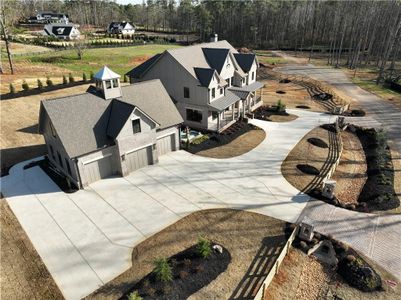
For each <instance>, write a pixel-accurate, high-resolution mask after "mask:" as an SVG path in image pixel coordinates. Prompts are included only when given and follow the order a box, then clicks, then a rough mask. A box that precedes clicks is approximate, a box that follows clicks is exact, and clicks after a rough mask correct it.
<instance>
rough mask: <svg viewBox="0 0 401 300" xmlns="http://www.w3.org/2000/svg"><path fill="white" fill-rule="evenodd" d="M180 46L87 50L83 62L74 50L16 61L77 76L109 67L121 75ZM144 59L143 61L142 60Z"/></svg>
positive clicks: (19, 58) (25, 57)
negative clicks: (61, 70)
mask: <svg viewBox="0 0 401 300" xmlns="http://www.w3.org/2000/svg"><path fill="white" fill-rule="evenodd" d="M178 47H180V46H178V45H156V44H148V45H144V46H130V47H116V48H98V49H86V50H85V52H84V56H83V58H82V59H81V60H79V59H78V56H77V54H76V52H75V51H74V50H65V51H58V52H51V53H45V54H40V55H32V56H24V57H16V58H15V60H16V61H23V60H24V61H28V62H30V63H32V64H44V65H48V66H51V65H56V66H58V67H62V68H65V69H68V70H70V71H71V72H72V73H75V74H78V75H80V74H82V73H83V72H85V73H88V74H89V72H90V71H92V72H96V71H98V70H99V69H100V68H101V67H102V66H103V65H107V66H108V67H110V68H111V69H112V70H113V71H115V72H117V73H119V74H125V73H126V72H128V71H129V70H131V69H132V67H134V66H136V65H138V64H140V63H142V62H143V59H144V58H145V57H147V56H153V55H154V54H156V53H160V52H163V51H164V50H166V49H173V48H178ZM141 58H142V60H141Z"/></svg>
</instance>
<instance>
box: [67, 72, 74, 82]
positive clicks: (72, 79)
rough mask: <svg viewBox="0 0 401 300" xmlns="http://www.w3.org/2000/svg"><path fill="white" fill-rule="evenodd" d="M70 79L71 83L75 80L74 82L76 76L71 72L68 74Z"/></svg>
mask: <svg viewBox="0 0 401 300" xmlns="http://www.w3.org/2000/svg"><path fill="white" fill-rule="evenodd" d="M68 81H69V82H70V83H73V82H74V76H72V74H71V73H69V74H68Z"/></svg>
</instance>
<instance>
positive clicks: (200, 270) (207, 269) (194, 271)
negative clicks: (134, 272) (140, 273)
mask: <svg viewBox="0 0 401 300" xmlns="http://www.w3.org/2000/svg"><path fill="white" fill-rule="evenodd" d="M196 247H197V246H196V245H194V246H192V247H190V248H188V249H186V250H184V251H182V252H180V253H178V254H176V255H174V256H172V257H170V258H169V259H168V261H169V262H170V265H171V267H172V273H173V281H171V282H161V281H158V280H157V279H156V276H155V274H154V273H153V272H152V273H149V274H148V275H146V276H145V277H144V278H143V279H141V280H140V281H139V282H138V283H136V284H135V285H134V286H133V288H132V289H131V290H130V291H129V292H128V293H126V294H125V295H124V296H123V297H121V298H120V299H127V297H128V295H129V294H130V293H131V292H132V291H138V293H139V295H140V296H141V297H142V298H143V299H166V300H169V299H187V298H188V297H189V296H190V295H192V294H193V293H195V292H196V291H198V290H200V289H201V288H202V287H204V286H206V285H208V284H209V283H210V282H212V281H213V280H214V279H215V278H217V276H219V274H221V273H223V272H224V271H225V270H226V269H227V267H228V265H229V263H230V262H231V255H230V253H229V252H228V251H227V249H225V248H223V253H218V252H215V251H213V252H212V253H211V255H210V256H209V257H208V258H206V259H205V258H202V257H201V256H200V255H199V254H198V252H197V249H196Z"/></svg>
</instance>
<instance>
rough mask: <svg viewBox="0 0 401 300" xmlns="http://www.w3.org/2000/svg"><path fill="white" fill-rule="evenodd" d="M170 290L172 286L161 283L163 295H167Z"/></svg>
mask: <svg viewBox="0 0 401 300" xmlns="http://www.w3.org/2000/svg"><path fill="white" fill-rule="evenodd" d="M172 290H173V289H172V287H171V286H170V285H168V284H163V286H162V290H161V292H162V294H163V295H168V294H170V293H171V291H172Z"/></svg>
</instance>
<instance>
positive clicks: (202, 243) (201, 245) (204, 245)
mask: <svg viewBox="0 0 401 300" xmlns="http://www.w3.org/2000/svg"><path fill="white" fill-rule="evenodd" d="M196 250H197V251H198V254H199V255H200V256H201V257H203V258H208V257H209V256H210V254H211V253H212V247H211V244H210V241H209V240H207V239H205V238H203V237H199V239H198V245H197V247H196Z"/></svg>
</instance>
